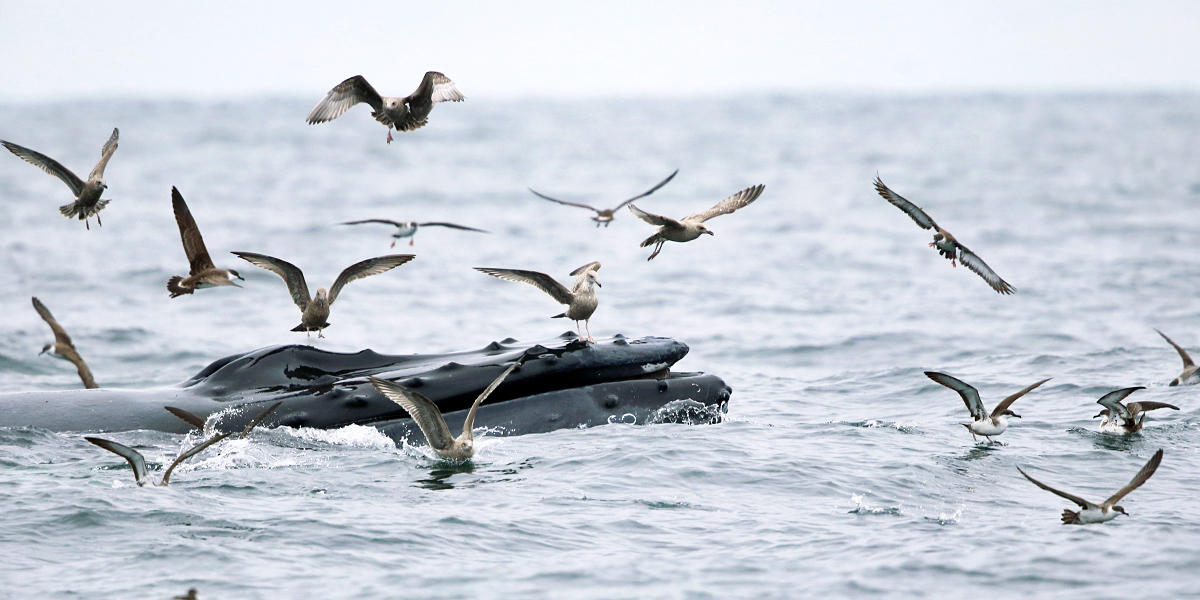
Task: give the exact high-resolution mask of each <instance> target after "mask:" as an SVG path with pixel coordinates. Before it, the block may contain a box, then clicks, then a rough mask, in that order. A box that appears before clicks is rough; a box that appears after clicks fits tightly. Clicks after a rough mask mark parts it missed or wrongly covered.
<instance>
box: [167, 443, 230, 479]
mask: <svg viewBox="0 0 1200 600" xmlns="http://www.w3.org/2000/svg"><path fill="white" fill-rule="evenodd" d="M231 435H233V433H232V432H230V433H222V434H220V435H214V436H213V437H210V438H208V439H207V440H204V441H203V442H200V443H199V444H196V445H195V446H192V447H191V448H190V449H188V451H187V452H184V453H183V454H180V455H179V456H176V457H175V460H174V461H172V462H171V465H170V466H169V467H167V470H166V471H163V478H162V484H163V485H167V484H168V483H171V473H172V472H174V471H175V467H178V466H179V465H180V463H182V462H183V461H185V460H187V459H189V458H191V457H193V456H195V455H197V454H200V453H201V452H203V451H204V449H205V448H207V447H209V446H211V445H213V444H215V443H217V442H219V441H221V440H223V439H225V438H227V437H229V436H231Z"/></svg>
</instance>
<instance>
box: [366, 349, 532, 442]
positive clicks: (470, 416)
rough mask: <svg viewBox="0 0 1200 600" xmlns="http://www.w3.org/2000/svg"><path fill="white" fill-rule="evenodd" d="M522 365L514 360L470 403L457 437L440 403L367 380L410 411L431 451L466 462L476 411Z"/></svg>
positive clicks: (399, 387) (394, 385)
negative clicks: (439, 408) (447, 422)
mask: <svg viewBox="0 0 1200 600" xmlns="http://www.w3.org/2000/svg"><path fill="white" fill-rule="evenodd" d="M521 362H522V361H521V360H516V361H513V363H512V364H511V365H509V366H508V368H507V369H504V370H503V371H501V372H500V375H499V376H497V377H496V378H495V379H494V380H492V382H491V383H490V384H488V386H487V388H486V389H484V390H483V392H482V393H480V394H479V396H478V397H477V398H475V401H474V402H472V403H471V409H470V410H468V411H467V418H466V420H464V421H463V428H462V433H461V434H459V436H458V437H457V438H456V437H454V436H453V435H452V434H451V433H450V427H449V426H448V425H446V419H445V417H443V416H442V411H440V410H438V407H437V404H435V403H434V402H433V400H430V399H429V398H426V397H425V396H423V395H421V394H419V393H417V392H414V391H412V390H409V389H406V388H405V387H404V386H402V385H400V384H398V383H394V382H391V381H387V380H385V379H379V378H377V377H368V378H367V379H368V380H370V382H371V385H374V386H375V389H377V390H379V393H381V394H383V395H384V396H385V397H387V398H388V399H389V400H391V401H392V402H395V403H396V404H399V405H400V406H401V407H402V408H404V410H405V411H406V412H408V415H409V416H410V417H412V419H413V421H415V422H416V423H417V427H420V428H421V433H423V434H425V440H426V441H428V442H429V447H430V448H433V450H434V451H435V452H437V453H438V454H439V455H441V456H443V457H445V458H449V459H452V460H466V459H468V458H471V457H472V456H475V433H474V431H472V429H474V427H475V411H476V410H478V409H479V405H480V404H483V401H484V400H487V397H488V396H490V395H492V392H494V391H496V388H497V387H499V386H500V384H501V383H502V382H503V381H504V378H506V377H508V375H509V373H512V372H513V370H514V369H516V368H517V366H518V365H520V364H521Z"/></svg>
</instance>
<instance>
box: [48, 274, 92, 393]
mask: <svg viewBox="0 0 1200 600" xmlns="http://www.w3.org/2000/svg"><path fill="white" fill-rule="evenodd" d="M33 309H34V310H36V311H37V313H38V314H39V315H41V317H42V320H43V321H45V322H46V324H47V325H49V326H50V331H53V332H54V341H53V342H51V343H49V344H46V345H45V346H43V347H42V351H41V352H39V354H45V353H47V352H49V353H50V356H53V357H55V358H61V359H63V360H65V361H68V362H70V363H71V364H73V365H75V370H76V371H78V372H79V378H80V379H82V380H83V387H85V388H88V389H92V388H98V387H100V386H98V385H96V380H95V378H93V377H92V370H91V369H89V368H88V366H87V363H85V362H83V357H81V356H79V352H77V351H75V344H74V343H72V342H71V336H69V335H67V330H66V329H63V327H62V325H59V324H58V321H56V320H55V319H54V315H52V314H50V309H48V308H46V305H45V304H42V301H41V300H38V299H37V297H36V296H34V298H33Z"/></svg>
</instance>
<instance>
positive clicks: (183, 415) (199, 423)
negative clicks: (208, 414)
mask: <svg viewBox="0 0 1200 600" xmlns="http://www.w3.org/2000/svg"><path fill="white" fill-rule="evenodd" d="M163 408H165V409H166V410H167V412H169V413H171V414H173V415H175V416H177V417H179V418H180V419H182V420H183V421H184V422H185V423H187V424H188V425H191V426H192V427H195V428H196V429H199V430H201V431H203V430H204V419H202V418H200V415H197V414H196V413H193V412H191V411H186V410H183V409H182V408H178V407H175V406H164V407H163Z"/></svg>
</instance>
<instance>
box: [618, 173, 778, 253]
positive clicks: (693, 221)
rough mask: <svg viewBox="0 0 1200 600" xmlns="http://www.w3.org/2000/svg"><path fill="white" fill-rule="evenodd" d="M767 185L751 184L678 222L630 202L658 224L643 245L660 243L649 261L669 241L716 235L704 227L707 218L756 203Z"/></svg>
mask: <svg viewBox="0 0 1200 600" xmlns="http://www.w3.org/2000/svg"><path fill="white" fill-rule="evenodd" d="M766 187H767V186H765V185H762V184H761V183H760V184H758V185H753V186H750V187H748V188H746V189H744V190H742V191H740V192H738V193H736V194H734V195H732V196H730V197H728V198H726V199H724V200H722V201H720V202H718V203H716V204H714V205H713V207H712V208H710V209H708V210H706V211H703V212H698V213H696V214H694V215H688V216H686V217H684V218H682V219H680V220H678V221H676V220H675V219H672V218H671V217H664V216H662V215H656V214H651V213H648V212H646V211H644V210H642V209H640V208H638V207H637V206H634V205H633V204H630V205H629V210H630V212H632V213H633V214H635V215H637V217H638V218H639V219H641V220H643V221H645V222H647V223H649V224H651V225H658V231H656V232H654V235H652V236H650V237H648V238H646V239H645V240H643V241H642V245H641V247H642V248H645V247H646V246H649V245H651V244H657V245H656V246H655V247H654V252H652V253H650V257H649V258H647V259H646V260H654V257H655V256H658V253H659V252H661V251H662V247H663V244H664V243H666V242H667V241H668V240H669V241H672V242H690V241H692V240H694V239H696V238H698V237H700V235H701V234H705V233H707V234H708V235H713V232H712V231H710V230H709V229H708V228H707V227H705V226H704V222H705V221H707V220H709V219H711V218H713V217H719V216H721V215H727V214H729V213H731V212H733V211H735V210H737V209H739V208H741V207H743V206H746V205H747V204H750V203H751V202H754V201H755V200H757V199H758V197H759V196H761V195H762V193H763V189H765V188H766Z"/></svg>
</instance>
